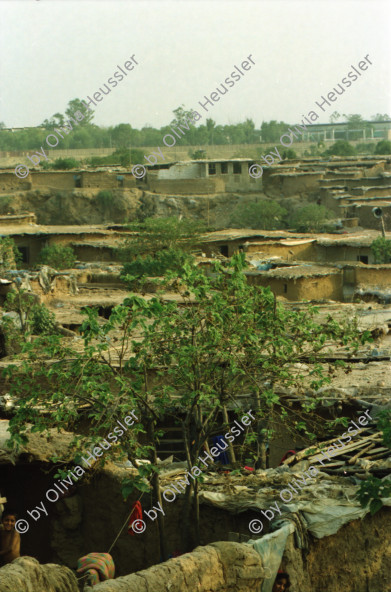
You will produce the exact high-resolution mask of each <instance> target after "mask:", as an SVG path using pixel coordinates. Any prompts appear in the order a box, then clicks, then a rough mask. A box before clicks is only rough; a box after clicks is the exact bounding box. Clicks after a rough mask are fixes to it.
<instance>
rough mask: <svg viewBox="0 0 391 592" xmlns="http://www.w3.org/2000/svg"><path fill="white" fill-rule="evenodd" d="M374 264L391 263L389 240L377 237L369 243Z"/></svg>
mask: <svg viewBox="0 0 391 592" xmlns="http://www.w3.org/2000/svg"><path fill="white" fill-rule="evenodd" d="M371 251H372V253H373V256H374V258H375V263H391V240H389V239H387V238H385V237H384V236H378V237H377V238H375V240H374V241H372V243H371Z"/></svg>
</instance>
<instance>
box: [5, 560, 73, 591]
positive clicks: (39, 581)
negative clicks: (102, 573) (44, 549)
mask: <svg viewBox="0 0 391 592" xmlns="http://www.w3.org/2000/svg"><path fill="white" fill-rule="evenodd" d="M43 590H45V592H79V587H78V585H77V580H76V577H75V576H74V574H73V573H72V572H71V570H70V569H68V568H67V567H63V566H61V565H53V564H50V563H49V564H47V565H40V564H39V563H38V561H37V560H36V559H34V557H19V558H18V559H15V560H14V561H13V562H12V563H9V564H8V565H6V566H4V567H2V568H1V569H0V592H16V591H17V592H41V591H43Z"/></svg>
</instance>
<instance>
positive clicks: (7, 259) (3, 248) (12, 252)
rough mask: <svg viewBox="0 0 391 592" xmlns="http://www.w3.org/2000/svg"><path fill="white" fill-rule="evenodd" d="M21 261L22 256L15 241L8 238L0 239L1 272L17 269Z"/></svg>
mask: <svg viewBox="0 0 391 592" xmlns="http://www.w3.org/2000/svg"><path fill="white" fill-rule="evenodd" d="M20 259H21V254H20V252H19V251H18V249H17V247H16V245H15V243H14V241H13V239H12V238H9V237H8V236H4V237H0V271H7V270H8V269H15V268H16V265H17V262H18V261H20Z"/></svg>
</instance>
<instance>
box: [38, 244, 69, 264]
mask: <svg viewBox="0 0 391 592" xmlns="http://www.w3.org/2000/svg"><path fill="white" fill-rule="evenodd" d="M39 260H40V262H41V263H42V264H43V265H49V266H50V267H54V269H71V268H72V267H73V266H74V265H75V263H76V255H75V253H74V251H73V249H72V247H64V246H62V245H51V246H48V247H44V248H43V249H42V250H41V252H40V254H39Z"/></svg>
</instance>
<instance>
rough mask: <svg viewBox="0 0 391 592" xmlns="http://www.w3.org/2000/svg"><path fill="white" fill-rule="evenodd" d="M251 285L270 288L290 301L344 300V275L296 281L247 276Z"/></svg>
mask: <svg viewBox="0 0 391 592" xmlns="http://www.w3.org/2000/svg"><path fill="white" fill-rule="evenodd" d="M247 279H248V282H249V284H252V285H256V286H264V287H270V289H271V290H272V292H274V293H275V294H276V296H283V297H284V298H287V299H288V300H293V301H296V300H323V299H330V300H338V301H342V300H343V291H342V289H343V274H342V273H338V274H330V275H328V276H316V277H315V276H314V277H310V276H309V277H302V278H296V279H293V278H291V279H288V278H275V277H267V275H264V274H262V273H259V274H251V275H250V274H249V275H247Z"/></svg>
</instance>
